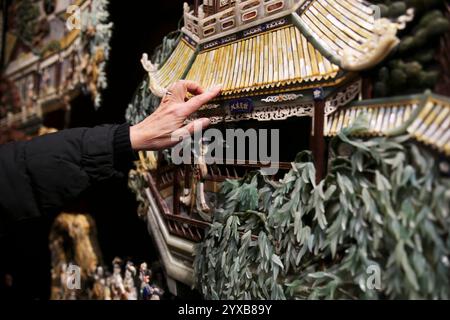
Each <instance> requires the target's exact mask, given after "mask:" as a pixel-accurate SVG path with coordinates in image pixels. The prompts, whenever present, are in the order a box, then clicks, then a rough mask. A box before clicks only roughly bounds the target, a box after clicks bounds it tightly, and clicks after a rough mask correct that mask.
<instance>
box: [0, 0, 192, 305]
mask: <svg viewBox="0 0 450 320" xmlns="http://www.w3.org/2000/svg"><path fill="white" fill-rule="evenodd" d="M110 1H111V3H110V13H111V20H112V22H113V23H114V31H113V38H112V40H111V47H112V51H111V56H110V60H109V63H108V66H107V76H108V83H109V86H108V89H107V90H105V91H104V92H103V103H102V107H101V108H100V109H99V110H98V111H96V110H95V109H94V107H93V105H92V102H91V101H90V98H89V97H83V96H82V97H79V98H78V99H76V100H75V101H74V103H73V105H72V113H71V121H70V127H92V126H95V125H99V124H105V123H117V124H119V123H123V122H124V121H125V117H124V115H125V110H126V108H127V105H128V103H129V101H131V98H132V96H133V93H134V91H135V90H136V88H137V87H138V85H139V83H140V82H141V80H142V79H143V77H144V76H145V72H144V70H143V69H142V67H141V65H140V59H141V55H142V53H144V52H147V53H152V51H153V49H154V48H155V47H156V46H158V45H159V44H160V43H161V41H162V39H163V37H164V36H165V35H166V34H167V33H169V32H170V31H172V30H175V29H176V28H177V26H178V22H179V20H180V18H181V16H182V11H183V2H184V1H182V0H166V1H148V0H146V1H119V0H110ZM63 116H64V115H63V114H61V115H59V116H58V115H55V116H54V119H50V122H54V121H57V118H58V117H63ZM55 119H56V120H55ZM81 203H82V205H77V206H76V207H75V208H72V210H74V211H78V212H79V211H84V212H88V213H90V214H91V215H92V216H93V217H94V218H95V220H96V222H97V228H98V239H99V242H100V247H101V251H102V253H103V262H104V263H105V264H106V265H110V264H111V261H112V259H113V258H114V257H116V256H119V257H121V258H123V259H126V258H131V259H133V260H134V261H135V263H140V262H141V261H148V262H155V261H157V259H158V254H157V251H156V250H155V249H154V247H153V245H152V241H151V238H150V236H149V234H148V232H147V229H146V226H145V223H144V222H142V221H140V220H139V219H138V217H137V213H136V208H137V204H136V201H135V197H134V195H133V193H132V192H131V191H130V190H129V189H128V187H127V180H126V179H124V180H121V181H114V182H110V183H108V184H104V185H102V186H97V187H96V188H95V189H92V190H89V192H87V193H86V194H85V195H84V197H83V199H82V200H81ZM48 228H49V224H48V223H46V222H39V224H38V223H36V222H33V223H30V224H29V225H27V226H22V227H21V228H20V229H19V230H18V231H17V233H16V234H15V236H14V237H12V238H10V239H7V240H6V241H1V242H0V257H1V258H0V260H1V262H0V273H1V274H2V275H1V280H3V281H0V287H3V289H4V279H5V278H4V275H5V273H9V274H13V276H14V284H15V285H14V290H12V291H11V290H8V291H7V292H6V291H4V290H1V288H0V293H2V294H1V295H0V296H3V297H0V299H3V298H20V299H30V298H31V299H36V298H37V299H46V298H48V295H49V271H50V265H49V261H50V255H49V252H48V240H47V239H48V233H47V232H42V230H45V231H47V230H48ZM5 295H6V297H5Z"/></svg>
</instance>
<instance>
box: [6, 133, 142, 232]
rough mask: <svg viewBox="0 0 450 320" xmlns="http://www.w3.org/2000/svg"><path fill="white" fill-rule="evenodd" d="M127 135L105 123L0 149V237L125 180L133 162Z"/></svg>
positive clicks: (12, 144) (128, 134)
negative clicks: (92, 189) (102, 186)
mask: <svg viewBox="0 0 450 320" xmlns="http://www.w3.org/2000/svg"><path fill="white" fill-rule="evenodd" d="M129 132H130V128H129V126H128V125H127V124H124V125H120V126H117V125H105V126H100V127H95V128H91V129H87V128H82V129H71V130H65V131H61V132H59V133H55V134H51V135H47V136H43V137H39V138H36V139H33V140H31V141H28V142H20V143H11V144H7V145H4V146H0V236H2V235H6V234H7V233H9V230H10V228H12V227H13V226H14V224H16V223H19V222H22V221H26V220H31V219H37V218H41V217H42V216H44V215H46V214H47V213H53V212H58V211H59V210H61V209H62V208H63V206H64V205H65V204H67V203H69V202H71V201H73V200H75V199H76V198H77V197H78V196H79V195H80V194H81V193H82V192H83V191H84V190H86V189H87V188H88V187H90V186H92V185H94V184H96V183H98V182H102V181H105V180H108V179H112V178H115V177H120V176H123V175H124V174H125V173H126V171H127V170H128V169H129V168H130V167H131V165H132V161H133V159H134V153H133V151H132V148H131V142H130V133H129Z"/></svg>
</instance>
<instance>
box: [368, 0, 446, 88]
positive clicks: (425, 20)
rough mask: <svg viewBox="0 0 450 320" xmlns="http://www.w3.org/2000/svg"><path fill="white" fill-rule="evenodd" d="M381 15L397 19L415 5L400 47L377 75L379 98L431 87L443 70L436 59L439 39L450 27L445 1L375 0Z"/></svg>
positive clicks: (401, 36)
mask: <svg viewBox="0 0 450 320" xmlns="http://www.w3.org/2000/svg"><path fill="white" fill-rule="evenodd" d="M374 2H375V3H376V4H377V5H379V6H380V8H381V13H382V16H384V17H387V18H392V19H394V18H396V17H398V16H400V15H403V14H405V12H406V10H407V9H408V8H414V12H415V19H414V21H413V22H411V23H409V24H408V25H407V28H406V30H405V31H403V32H400V33H399V37H400V40H401V42H400V45H399V46H398V50H397V51H396V52H395V53H394V54H393V55H392V56H391V58H390V59H388V60H387V61H386V62H385V63H384V64H383V65H382V66H380V68H378V69H377V70H376V72H375V74H374V78H375V85H374V93H375V95H376V96H377V97H384V96H391V95H399V94H406V93H417V92H423V91H424V90H427V89H430V90H432V89H433V88H434V87H435V86H436V83H437V81H438V80H439V76H440V71H439V67H438V65H437V62H436V60H435V56H436V52H437V48H438V46H439V38H440V37H441V36H443V35H444V34H445V33H446V32H448V31H449V30H450V22H449V21H448V19H447V18H446V17H445V16H444V10H445V3H446V1H445V0H431V1H429V0H426V1H425V0H409V1H389V0H380V1H374Z"/></svg>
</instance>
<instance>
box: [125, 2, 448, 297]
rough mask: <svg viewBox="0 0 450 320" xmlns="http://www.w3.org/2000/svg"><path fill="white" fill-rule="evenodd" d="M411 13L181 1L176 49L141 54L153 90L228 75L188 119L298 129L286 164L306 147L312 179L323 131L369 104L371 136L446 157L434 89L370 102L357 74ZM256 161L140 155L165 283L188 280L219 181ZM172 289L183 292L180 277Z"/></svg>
mask: <svg viewBox="0 0 450 320" xmlns="http://www.w3.org/2000/svg"><path fill="white" fill-rule="evenodd" d="M413 16H414V12H413V11H411V10H409V11H407V13H406V14H405V15H403V16H401V17H400V18H397V19H395V20H389V19H386V18H379V17H376V8H375V7H374V6H372V5H371V4H370V3H368V2H365V1H360V0H339V1H338V0H297V1H295V0H265V1H263V0H241V1H226V0H220V1H214V0H205V1H203V4H199V3H198V1H196V3H195V5H194V6H193V7H189V6H188V5H187V4H185V7H184V27H183V29H182V37H181V39H180V41H179V43H178V44H177V45H176V47H175V49H174V50H173V52H172V54H171V55H170V56H169V57H168V58H167V59H165V61H163V62H162V63H160V64H159V65H154V64H152V63H151V62H150V61H148V58H147V56H146V55H144V58H143V64H144V67H145V69H146V70H147V71H148V73H149V79H148V85H149V89H150V90H151V92H152V94H153V95H154V96H157V97H162V96H163V95H164V94H165V92H166V90H167V89H168V87H169V86H170V85H171V84H173V83H174V82H176V81H178V80H180V79H187V80H193V81H197V82H199V83H200V84H201V85H202V86H203V87H205V88H210V87H212V86H214V85H217V84H222V85H223V92H222V94H221V96H220V97H218V98H217V99H216V100H215V101H213V102H211V104H209V105H207V106H204V107H203V108H202V109H201V110H200V111H199V112H198V113H197V114H196V115H195V116H194V117H193V118H195V117H208V118H210V119H211V122H212V126H213V127H214V128H219V129H224V128H227V127H233V128H258V127H264V128H280V130H281V131H282V134H281V136H282V137H283V130H287V131H289V130H291V131H290V132H294V133H295V137H298V138H295V139H293V141H288V142H286V141H284V142H283V139H282V142H281V145H282V150H281V159H280V168H281V169H282V170H283V169H289V168H291V165H290V162H291V161H293V159H294V157H295V155H296V153H297V152H300V151H302V150H311V151H312V152H313V155H314V158H315V165H316V170H317V176H318V177H317V178H318V179H321V178H323V177H324V175H325V172H326V154H327V147H326V138H327V137H332V136H334V135H336V134H337V133H338V132H339V131H340V130H342V129H343V128H346V127H349V126H350V125H351V124H352V123H353V122H354V120H355V119H356V118H357V117H358V115H359V114H362V113H366V114H367V115H368V117H369V119H368V123H369V131H368V132H367V134H368V135H372V136H382V135H391V134H395V133H409V134H410V135H411V137H412V138H414V139H416V140H417V141H419V142H421V143H424V144H426V145H428V146H431V147H432V148H434V149H435V150H436V151H437V152H439V153H441V154H443V155H446V156H449V155H450V135H449V134H450V130H449V126H450V100H448V99H446V98H443V97H441V96H436V95H432V94H428V95H427V94H425V95H416V96H405V97H396V98H386V99H378V100H370V98H371V96H370V95H368V94H367V93H366V90H365V89H366V84H365V79H364V78H363V77H362V76H361V72H363V71H365V70H368V69H370V68H373V67H374V66H376V65H377V64H379V63H381V62H382V61H383V60H385V59H386V57H387V56H388V55H389V54H390V53H391V52H392V51H393V50H394V49H395V48H396V46H397V45H398V43H399V39H398V37H397V33H398V32H399V30H402V29H403V28H405V26H406V25H407V23H408V22H409V21H411V20H412V18H413ZM364 99H366V100H364ZM287 134H289V132H287ZM291 136H292V135H291ZM286 137H288V136H286ZM300 140H302V141H300ZM284 151H286V152H284ZM261 167H262V165H254V164H250V163H248V164H245V165H242V164H240V165H238V164H235V165H212V166H207V167H206V168H200V169H196V168H195V167H194V166H192V167H189V166H175V165H173V164H171V162H170V159H168V158H167V157H165V155H164V153H163V152H160V153H158V154H153V153H147V154H145V155H144V154H141V161H140V163H139V165H138V170H137V171H135V172H133V173H132V175H131V182H133V181H138V180H139V179H137V177H143V178H144V179H145V181H144V182H142V184H140V185H139V186H138V187H136V184H134V189H135V190H136V191H137V193H138V197H140V200H141V201H142V202H143V203H144V205H143V208H141V209H144V211H145V210H148V212H147V213H145V212H144V213H143V215H147V219H148V227H149V231H150V233H151V235H152V236H153V238H154V241H155V243H156V245H157V247H158V249H159V252H160V254H161V257H162V261H163V265H164V267H165V269H166V272H167V276H168V279H169V284H170V283H172V284H174V283H175V282H173V281H170V280H175V281H176V282H181V283H184V284H187V285H192V284H193V268H192V261H193V258H192V253H193V247H194V245H195V243H197V242H199V241H201V240H202V237H203V234H204V229H205V228H207V227H208V226H209V221H210V218H209V217H210V216H211V215H212V214H213V213H214V208H216V201H217V197H216V193H217V192H218V190H219V189H220V185H221V183H222V182H223V181H224V180H226V179H236V178H241V177H243V176H244V175H245V173H246V172H248V171H253V170H257V169H260V168H261ZM198 171H203V173H199V172H198ZM144 198H145V200H144ZM141 211H142V210H141ZM171 290H172V291H173V293H175V294H176V286H172V288H171Z"/></svg>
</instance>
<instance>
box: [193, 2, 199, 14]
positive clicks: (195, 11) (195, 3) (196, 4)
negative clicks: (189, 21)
mask: <svg viewBox="0 0 450 320" xmlns="http://www.w3.org/2000/svg"><path fill="white" fill-rule="evenodd" d="M199 6H200V0H194V16H196V17H198V7H199Z"/></svg>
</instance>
